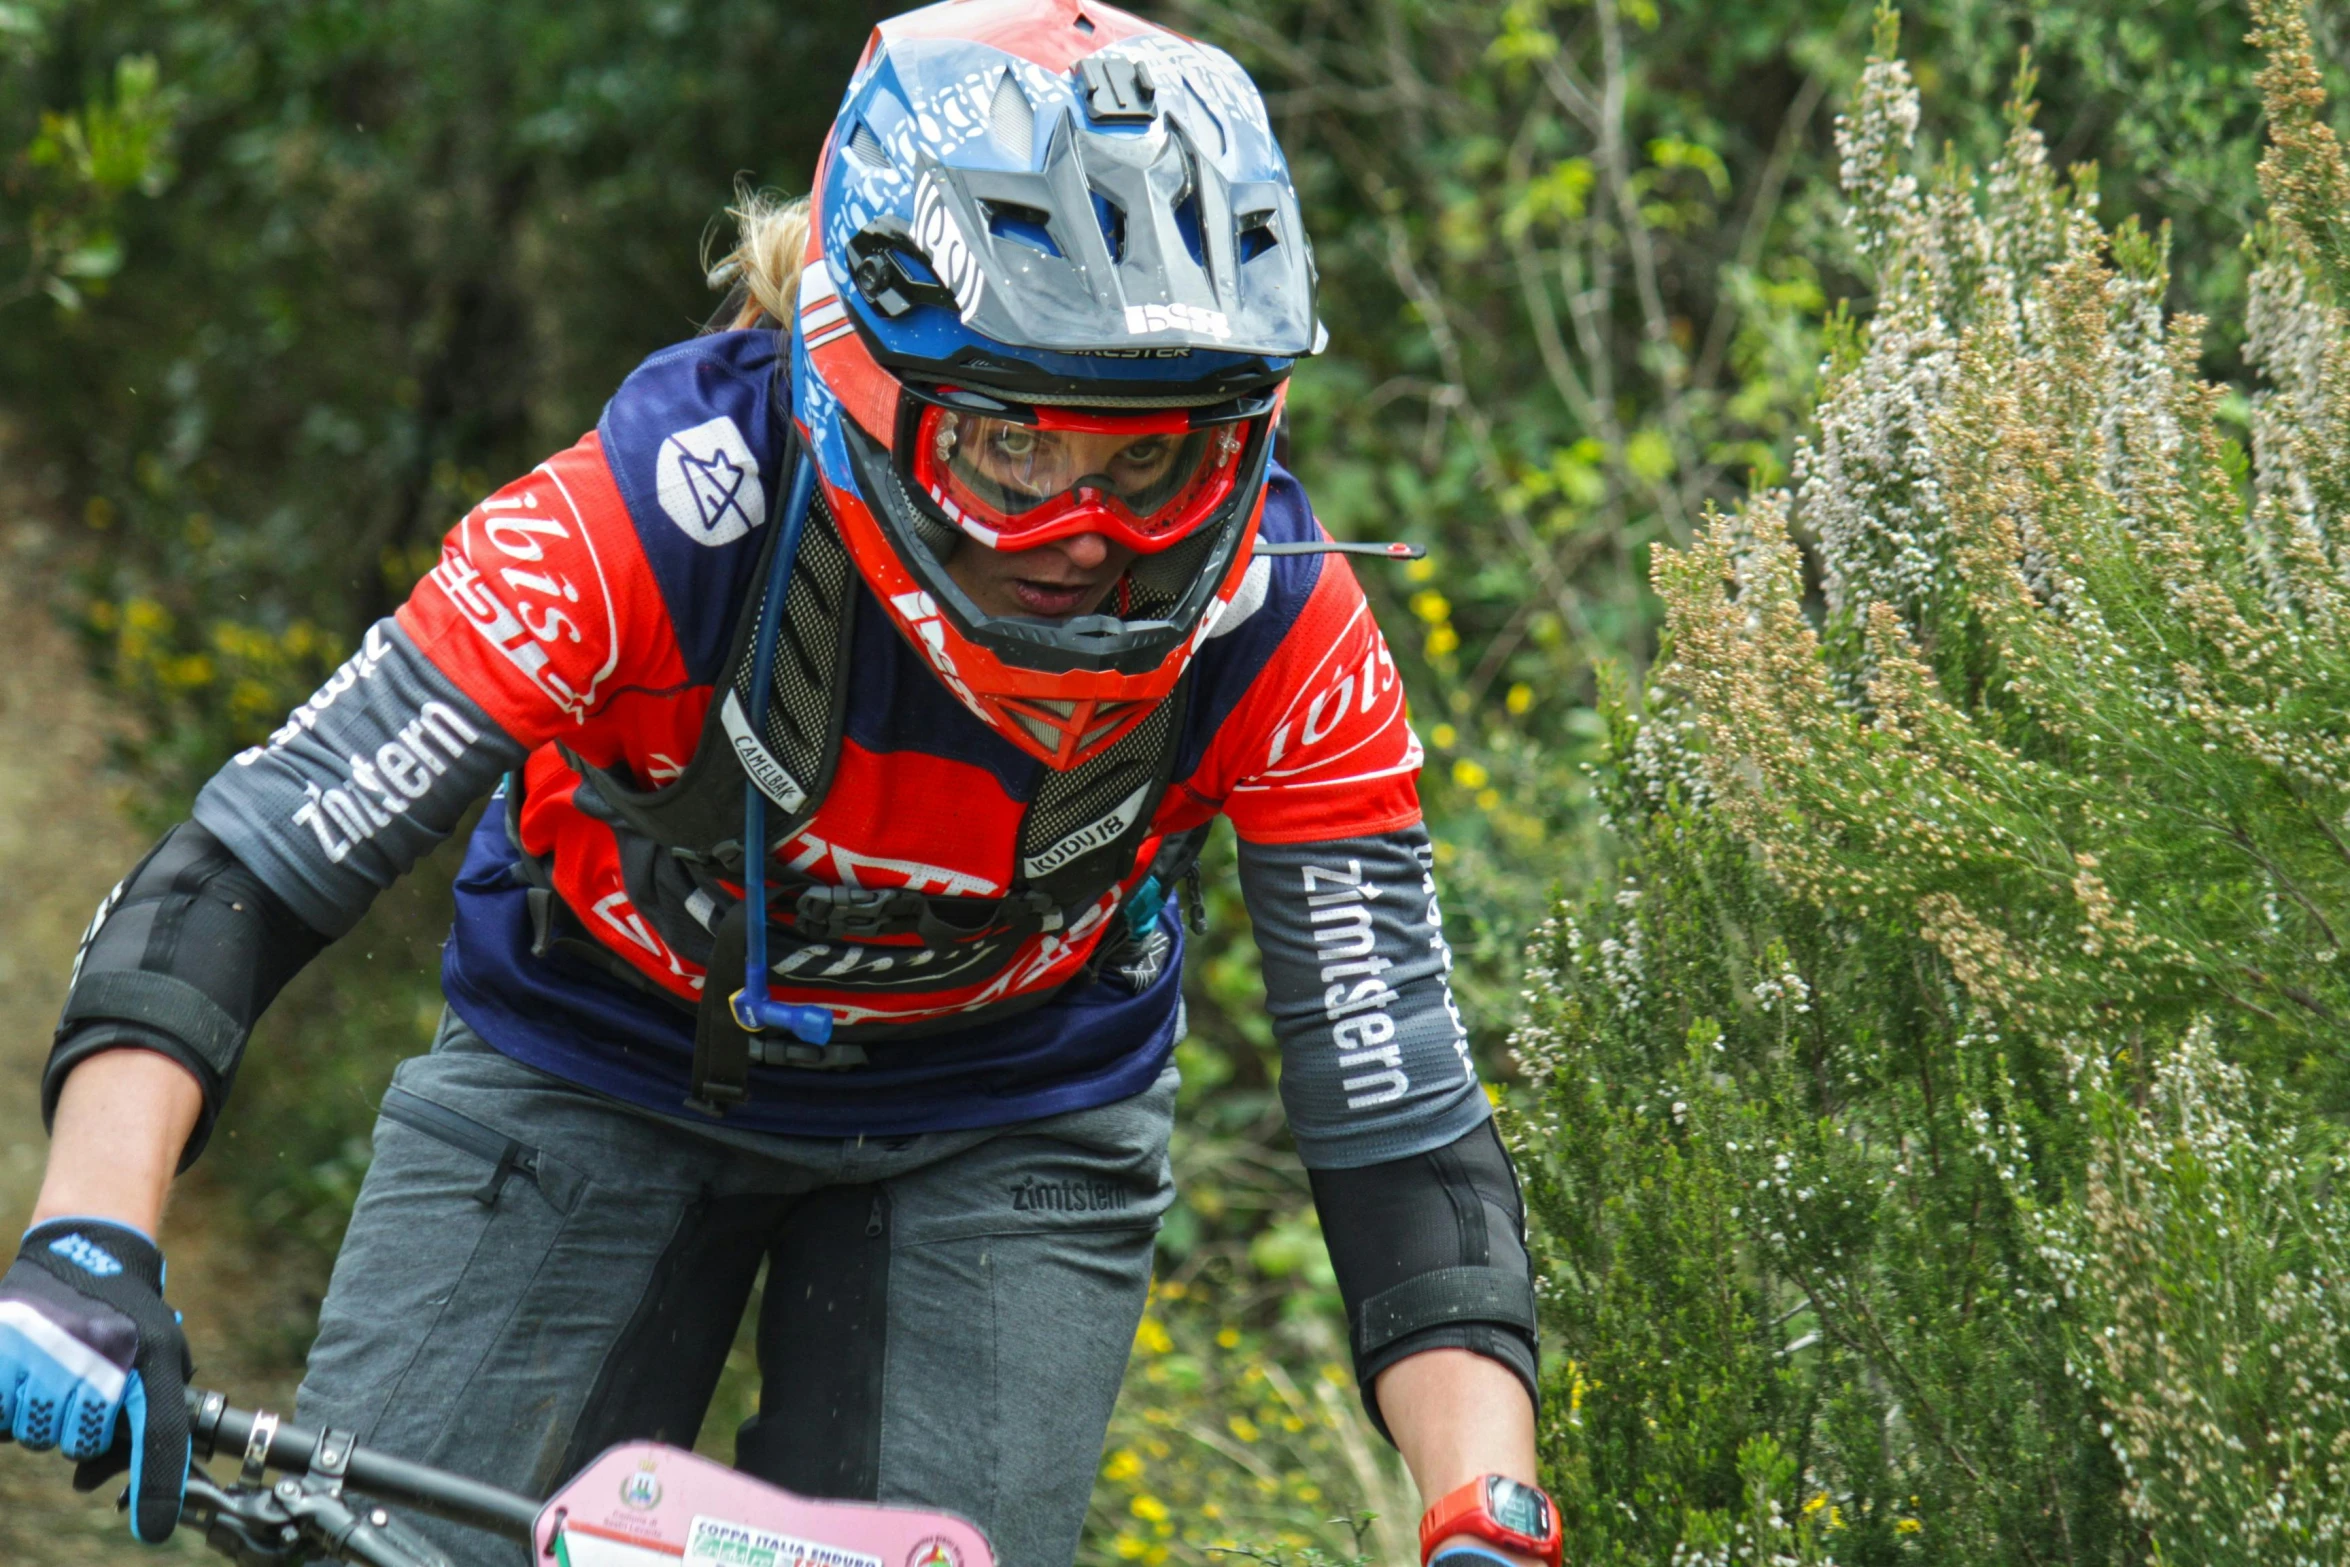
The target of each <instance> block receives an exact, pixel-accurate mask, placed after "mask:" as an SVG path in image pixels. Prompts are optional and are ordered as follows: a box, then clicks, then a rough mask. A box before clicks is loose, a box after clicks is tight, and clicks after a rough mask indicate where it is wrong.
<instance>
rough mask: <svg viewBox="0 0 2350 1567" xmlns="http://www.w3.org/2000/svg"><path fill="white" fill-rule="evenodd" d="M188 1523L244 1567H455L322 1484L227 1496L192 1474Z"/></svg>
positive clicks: (185, 1510)
mask: <svg viewBox="0 0 2350 1567" xmlns="http://www.w3.org/2000/svg"><path fill="white" fill-rule="evenodd" d="M180 1515H181V1517H182V1518H183V1519H184V1520H186V1521H188V1522H190V1523H196V1524H200V1525H202V1526H203V1528H204V1543H205V1544H207V1545H209V1546H211V1547H212V1548H213V1549H214V1550H216V1551H218V1552H220V1553H221V1554H222V1555H224V1556H226V1557H227V1558H228V1559H229V1560H231V1561H233V1562H235V1563H237V1567H288V1564H291V1563H295V1562H299V1561H303V1560H307V1559H310V1558H311V1557H312V1556H313V1555H324V1556H325V1557H326V1559H327V1560H329V1561H338V1562H354V1563H358V1564H359V1567H451V1563H450V1561H449V1558H448V1557H446V1556H444V1555H443V1554H441V1552H440V1551H439V1550H438V1549H437V1548H435V1547H434V1546H433V1545H432V1543H431V1542H429V1541H427V1540H425V1539H424V1538H423V1537H422V1536H420V1535H418V1534H417V1533H416V1532H415V1531H414V1530H412V1529H410V1528H408V1527H407V1526H406V1525H404V1524H402V1523H400V1522H399V1521H397V1520H396V1519H394V1518H393V1517H392V1515H391V1514H390V1513H389V1512H387V1511H386V1510H385V1509H383V1508H381V1507H378V1506H375V1505H373V1504H372V1503H370V1504H367V1505H365V1506H364V1507H354V1506H353V1505H352V1504H351V1502H350V1501H348V1500H347V1499H345V1498H344V1496H343V1495H342V1487H341V1486H340V1485H339V1484H338V1483H336V1482H334V1481H332V1480H328V1479H324V1478H321V1477H317V1476H303V1477H299V1478H297V1477H295V1476H292V1475H289V1476H287V1477H286V1478H284V1479H282V1480H280V1481H278V1483H277V1484H275V1485H273V1486H270V1487H267V1488H263V1487H260V1486H236V1487H233V1488H223V1487H222V1486H221V1485H220V1483H219V1482H218V1481H216V1480H214V1479H213V1478H212V1476H211V1475H210V1474H208V1473H206V1472H205V1471H204V1470H202V1469H200V1468H191V1469H190V1470H189V1471H188V1490H187V1496H186V1500H185V1501H184V1502H183V1503H182V1504H181V1509H180Z"/></svg>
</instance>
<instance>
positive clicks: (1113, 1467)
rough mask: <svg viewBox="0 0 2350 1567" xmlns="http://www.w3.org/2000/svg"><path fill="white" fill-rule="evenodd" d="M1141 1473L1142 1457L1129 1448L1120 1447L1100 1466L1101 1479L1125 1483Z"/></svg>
mask: <svg viewBox="0 0 2350 1567" xmlns="http://www.w3.org/2000/svg"><path fill="white" fill-rule="evenodd" d="M1141 1473H1142V1455H1141V1454H1140V1453H1138V1452H1136V1451H1135V1450H1134V1449H1133V1448H1131V1447H1121V1448H1119V1449H1118V1450H1117V1451H1116V1452H1114V1453H1112V1454H1111V1455H1110V1456H1109V1460H1108V1461H1107V1462H1106V1463H1104V1464H1103V1465H1102V1478H1103V1479H1105V1480H1113V1481H1120V1482H1123V1481H1127V1480H1131V1479H1133V1478H1134V1477H1135V1476H1136V1475H1139V1474H1141Z"/></svg>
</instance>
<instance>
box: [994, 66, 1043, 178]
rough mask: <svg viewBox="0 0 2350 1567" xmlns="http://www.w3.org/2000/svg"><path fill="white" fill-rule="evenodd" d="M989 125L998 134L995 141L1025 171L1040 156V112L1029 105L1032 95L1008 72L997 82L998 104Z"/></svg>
mask: <svg viewBox="0 0 2350 1567" xmlns="http://www.w3.org/2000/svg"><path fill="white" fill-rule="evenodd" d="M987 117H988V124H989V125H990V127H991V128H993V130H994V131H995V139H996V140H997V141H1000V142H1002V143H1003V144H1004V150H1005V151H1006V152H1008V153H1010V154H1011V155H1012V158H1013V161H1014V162H1017V163H1019V164H1020V165H1022V166H1023V167H1025V166H1026V165H1027V164H1028V163H1029V162H1030V161H1031V160H1033V159H1034V158H1035V156H1036V108H1035V106H1034V105H1033V104H1031V103H1029V101H1028V94H1026V93H1024V92H1022V91H1021V90H1020V84H1019V83H1018V82H1016V81H1014V80H1013V79H1012V73H1011V72H1010V71H1006V72H1005V73H1004V74H1003V76H1002V77H1001V78H1000V79H999V80H998V81H997V82H996V88H995V102H994V103H993V104H992V105H990V106H989V108H988V115H987Z"/></svg>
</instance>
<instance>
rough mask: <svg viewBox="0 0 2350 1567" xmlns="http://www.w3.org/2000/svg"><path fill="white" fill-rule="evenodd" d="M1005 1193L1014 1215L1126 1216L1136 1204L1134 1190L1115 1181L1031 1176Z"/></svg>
mask: <svg viewBox="0 0 2350 1567" xmlns="http://www.w3.org/2000/svg"><path fill="white" fill-rule="evenodd" d="M1005 1190H1007V1191H1009V1192H1010V1193H1011V1194H1012V1211H1013V1212H1014V1213H1123V1212H1125V1211H1126V1210H1127V1209H1128V1208H1129V1207H1131V1206H1132V1205H1133V1203H1134V1192H1133V1189H1132V1188H1131V1187H1127V1186H1124V1185H1121V1184H1120V1183H1118V1182H1116V1181H1042V1180H1038V1179H1037V1178H1036V1177H1035V1176H1033V1175H1032V1176H1030V1177H1028V1178H1027V1179H1026V1180H1024V1181H1020V1182H1017V1183H1016V1184H1014V1185H1012V1186H1009V1187H1007V1188H1005Z"/></svg>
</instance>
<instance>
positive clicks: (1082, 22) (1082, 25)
mask: <svg viewBox="0 0 2350 1567" xmlns="http://www.w3.org/2000/svg"><path fill="white" fill-rule="evenodd" d="M1069 25H1070V26H1071V27H1074V28H1076V29H1077V30H1078V31H1079V32H1081V33H1090V32H1092V31H1093V18H1092V17H1090V16H1087V15H1086V14H1085V13H1084V12H1083V11H1080V12H1078V13H1077V20H1076V21H1074V22H1071V23H1070V24H1069Z"/></svg>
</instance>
